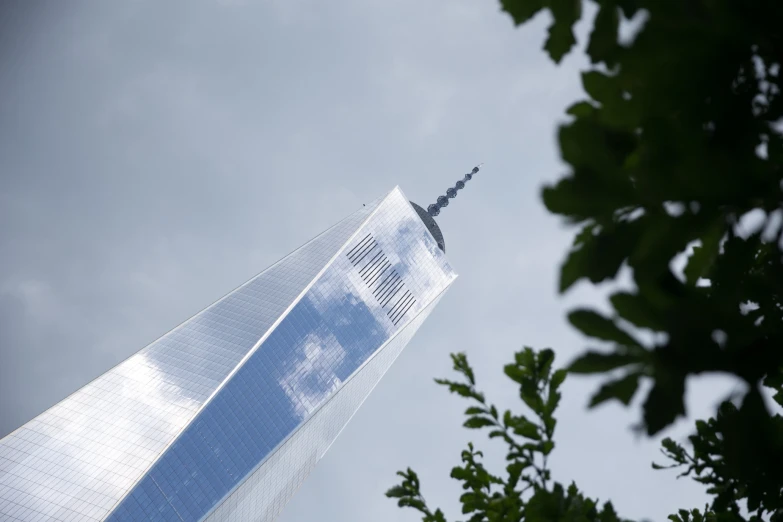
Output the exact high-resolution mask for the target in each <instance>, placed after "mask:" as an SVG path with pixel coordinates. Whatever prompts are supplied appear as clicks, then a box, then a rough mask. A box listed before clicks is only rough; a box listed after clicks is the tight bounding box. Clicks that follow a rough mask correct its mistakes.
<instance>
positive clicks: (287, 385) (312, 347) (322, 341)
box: [279, 331, 346, 419]
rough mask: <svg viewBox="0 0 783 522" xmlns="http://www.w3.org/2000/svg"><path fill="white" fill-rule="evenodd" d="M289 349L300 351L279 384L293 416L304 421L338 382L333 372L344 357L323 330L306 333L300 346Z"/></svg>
mask: <svg viewBox="0 0 783 522" xmlns="http://www.w3.org/2000/svg"><path fill="white" fill-rule="evenodd" d="M291 350H292V351H293V352H301V356H300V359H299V361H297V362H296V363H295V364H294V366H293V368H292V369H291V371H290V372H288V373H287V374H286V375H285V376H283V378H282V379H280V381H279V383H280V386H281V387H282V388H283V390H284V391H285V394H286V395H287V396H288V398H289V399H290V400H291V404H292V406H293V407H294V410H295V411H296V413H297V415H299V417H300V418H302V419H304V418H305V417H307V416H308V415H310V413H312V412H313V411H314V410H315V409H316V408H317V407H318V406H319V405H320V404H321V403H322V402H323V401H324V399H326V398H327V397H328V396H329V394H330V393H332V392H333V391H334V390H336V389H337V388H338V387H339V386H340V384H341V383H342V381H341V380H340V379H339V378H338V377H337V375H336V371H337V368H338V367H339V365H340V363H342V361H343V360H344V359H345V355H346V354H345V349H343V347H342V346H340V343H339V342H337V339H336V338H335V337H334V335H332V334H331V333H329V332H327V331H320V332H313V333H311V334H309V335H308V336H307V337H306V338H305V340H304V341H303V342H302V344H301V345H300V346H294V347H291Z"/></svg>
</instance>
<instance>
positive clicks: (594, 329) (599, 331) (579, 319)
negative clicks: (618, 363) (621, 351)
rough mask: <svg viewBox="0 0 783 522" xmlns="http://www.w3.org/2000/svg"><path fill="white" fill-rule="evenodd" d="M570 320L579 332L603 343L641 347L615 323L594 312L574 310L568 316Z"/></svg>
mask: <svg viewBox="0 0 783 522" xmlns="http://www.w3.org/2000/svg"><path fill="white" fill-rule="evenodd" d="M568 320H569V321H570V322H571V324H572V325H574V326H575V327H576V328H577V330H579V331H580V332H582V333H583V334H585V335H587V336H589V337H593V338H595V339H601V340H603V341H613V342H615V343H617V344H619V345H621V346H629V347H634V346H636V347H640V346H641V345H640V344H639V342H638V341H637V340H636V339H634V338H633V337H631V335H630V334H629V333H628V332H626V331H625V330H623V329H621V328H620V327H619V326H617V325H616V324H614V321H612V320H611V319H607V318H606V317H604V316H602V315H600V314H598V313H597V312H594V311H593V310H586V309H579V310H574V311H573V312H571V313H570V314H568Z"/></svg>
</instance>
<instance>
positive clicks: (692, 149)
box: [395, 0, 783, 521]
mask: <svg viewBox="0 0 783 522" xmlns="http://www.w3.org/2000/svg"><path fill="white" fill-rule="evenodd" d="M593 3H594V4H595V5H596V6H597V14H596V17H595V19H594V21H593V26H592V30H591V32H590V36H589V42H588V44H587V54H588V55H589V57H590V60H591V63H592V64H593V67H592V69H591V70H589V71H587V72H584V73H583V74H582V84H583V86H584V90H585V92H586V93H587V95H588V98H587V99H585V100H582V101H577V102H576V103H574V104H573V105H572V106H571V107H569V108H568V109H567V111H566V112H567V114H568V115H570V116H571V117H572V119H571V120H570V121H569V122H568V123H567V124H565V125H563V126H561V128H560V130H559V147H560V151H561V154H562V157H563V159H564V161H565V162H566V163H567V164H568V165H569V166H570V171H569V172H568V173H567V174H565V175H564V176H563V177H562V178H561V179H560V180H559V182H558V183H557V184H555V185H554V186H549V187H545V188H544V190H543V193H542V199H543V202H544V205H545V206H546V208H547V209H548V210H549V211H550V212H551V213H552V214H555V215H559V216H562V217H563V218H564V219H565V221H566V222H567V223H568V224H570V225H572V226H573V227H575V228H577V229H578V230H577V232H576V234H575V239H574V243H573V246H572V248H571V250H570V251H569V252H568V253H567V255H566V258H565V261H564V262H563V265H562V269H561V274H560V292H565V291H567V290H568V289H569V288H571V287H572V286H573V285H574V284H575V283H577V282H579V281H583V280H586V281H589V282H590V283H592V284H597V283H601V282H604V281H611V280H614V279H615V278H616V277H617V274H618V272H619V270H620V269H621V268H622V267H627V268H628V269H629V271H630V273H631V275H632V279H633V283H634V288H633V289H632V290H630V291H628V290H623V291H617V292H615V293H614V294H613V295H612V296H611V298H610V301H611V304H612V306H613V308H614V313H613V316H612V317H606V316H603V315H601V314H599V313H598V312H596V311H594V310H589V309H579V310H574V311H572V312H571V313H570V314H569V316H568V319H569V321H570V322H571V324H572V325H573V326H574V327H576V328H577V329H578V330H580V331H581V332H582V333H584V334H585V335H586V336H587V337H590V338H592V339H595V340H599V341H602V342H604V343H605V344H607V345H608V347H609V350H610V351H587V352H585V353H584V354H582V355H581V356H580V357H579V358H577V359H576V360H575V361H573V362H572V364H571V365H570V367H569V371H570V372H572V373H578V374H607V373H609V372H612V375H616V374H617V373H618V372H620V374H621V375H620V376H619V378H617V377H615V378H613V379H610V380H608V381H607V382H605V383H604V384H603V385H602V386H601V387H600V389H599V390H597V392H596V393H595V395H594V396H593V397H592V399H591V402H590V404H591V406H595V405H597V404H600V403H602V402H604V401H607V400H611V399H615V400H619V401H620V402H622V403H623V404H626V405H628V404H629V403H630V401H631V399H632V398H633V397H634V395H635V394H636V391H637V388H638V386H639V383H640V381H641V380H643V379H647V380H650V381H652V384H653V385H652V387H651V388H650V391H649V393H648V394H647V396H646V397H645V398H644V400H643V405H642V416H641V417H642V418H641V422H640V424H639V428H640V430H643V431H644V432H646V433H647V434H648V435H654V434H656V433H659V432H660V431H661V430H663V429H664V428H666V427H667V426H668V425H670V424H671V423H672V422H674V421H675V419H676V418H677V417H678V416H681V415H684V413H685V406H684V397H683V396H684V393H685V382H686V379H687V378H688V377H689V376H692V375H699V374H704V373H716V372H719V373H724V374H731V375H735V376H737V377H738V378H740V379H742V380H743V381H744V382H746V383H747V385H748V386H747V389H748V391H747V393H745V394H744V395H743V396H741V397H738V398H734V399H733V400H727V401H725V402H724V403H723V404H722V405H721V406H720V408H719V410H718V411H717V412H716V416H715V417H714V418H711V419H709V420H707V421H700V422H698V423H697V426H696V432H695V434H694V435H693V436H692V437H691V439H690V442H691V445H692V450H686V449H685V448H683V447H681V446H679V445H677V444H675V443H674V442H673V441H670V440H667V441H665V443H664V452H665V454H666V455H667V456H668V457H669V458H671V459H673V461H674V463H675V465H680V466H685V467H686V469H685V473H686V474H691V475H693V476H694V477H695V478H696V480H699V481H700V482H704V483H705V484H707V485H708V487H709V489H708V492H710V493H711V494H713V495H714V502H713V504H712V506H711V512H710V514H709V517H713V518H714V517H719V518H724V517H729V518H731V519H732V520H735V519H737V520H738V519H741V517H742V514H741V510H740V509H739V505H738V503H739V502H746V507H747V509H748V511H749V512H750V513H751V514H752V517H762V516H769V517H770V519H771V520H783V494H782V493H781V491H782V489H783V466H781V465H780V464H779V463H781V462H783V420H782V419H781V417H780V415H778V414H775V413H773V412H771V411H770V410H769V408H768V407H767V405H766V403H765V401H764V394H763V391H762V388H763V386H764V385H766V386H767V387H769V388H771V389H772V391H773V393H774V394H775V395H774V398H775V401H777V403H778V404H783V349H781V347H783V328H781V326H783V302H781V298H782V294H783V255H782V254H781V245H783V185H782V183H783V170H782V168H781V160H782V159H783V134H782V133H781V127H783V97H782V96H781V90H782V89H783V85H782V83H783V80H782V79H781V78H782V75H781V62H782V61H783V2H781V1H779V0H753V1H738V0H595V1H594V2H593ZM501 6H502V9H503V11H505V12H506V13H507V14H508V15H510V16H511V18H512V20H513V22H514V24H515V25H522V24H524V23H525V22H527V21H529V20H530V19H531V18H533V17H534V16H536V15H537V14H538V13H539V12H541V11H548V12H549V14H550V15H551V19H552V24H551V26H550V27H549V35H548V38H547V40H546V42H545V44H544V50H545V51H546V52H547V53H548V54H549V55H550V57H551V58H552V59H553V60H554V61H555V62H556V63H559V62H560V60H562V58H563V57H564V56H565V55H566V54H567V53H568V52H569V51H571V50H572V49H573V47H574V45H575V43H576V40H575V37H574V33H573V26H574V24H575V23H576V22H577V21H578V20H579V19H580V17H581V16H582V8H583V2H582V1H581V0H501ZM631 20H634V21H635V23H638V24H640V27H639V29H638V30H637V31H636V33H635V35H634V36H633V37H632V38H631V39H630V40H628V41H624V40H622V39H621V38H620V26H621V24H623V23H628V22H629V21H631ZM754 220H755V223H754V226H753V227H752V228H748V227H747V226H746V227H743V226H741V225H742V224H743V223H747V222H749V221H754ZM678 256H687V263H686V265H685V269H684V271H683V272H682V273H678V272H677V271H676V270H674V269H673V268H672V267H673V264H674V263H673V261H674V260H675V259H677V258H678ZM650 332H654V333H655V334H656V335H646V334H648V333H650ZM647 339H655V340H654V341H649V340H647ZM542 353H543V352H542ZM523 400H524V398H523ZM490 418H491V415H490ZM475 422H479V421H475ZM471 451H472V450H471ZM406 477H407V478H406V480H408V481H411V480H412V479H413V478H415V476H411V475H407V476H406ZM408 485H409V486H411V487H413V486H416V485H417V482H416V481H412V482H410V483H409V484H408ZM534 489H535V488H534ZM395 492H396V493H399V492H400V490H395ZM566 494H567V493H566ZM574 495H578V492H576V491H574ZM402 498H407V497H402ZM564 498H566V497H564ZM411 505H413V506H414V507H416V505H414V504H411ZM463 505H464V504H463ZM526 505H529V504H526ZM428 516H429V515H428ZM431 516H433V517H436V516H437V514H433V515H431ZM596 516H597V515H596ZM704 516H706V515H705V514H704V513H699V512H695V513H685V512H683V513H680V514H678V515H673V517H674V518H675V519H677V520H679V519H682V520H683V521H685V520H688V519H689V517H692V518H694V520H695V519H697V518H699V517H704ZM527 519H529V516H528V515H526V516H525V520H527ZM431 520H440V519H438V518H431ZM471 520H474V519H471ZM475 520H521V518H513V517H512V518H490V517H489V516H487V517H486V518H476V519H475Z"/></svg>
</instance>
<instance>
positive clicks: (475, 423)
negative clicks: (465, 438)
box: [463, 417, 495, 429]
mask: <svg viewBox="0 0 783 522" xmlns="http://www.w3.org/2000/svg"><path fill="white" fill-rule="evenodd" d="M494 425H495V421H493V420H492V419H489V418H487V417H471V418H469V419H468V420H466V421H465V423H464V424H463V426H465V427H466V428H471V429H476V428H483V427H485V426H494Z"/></svg>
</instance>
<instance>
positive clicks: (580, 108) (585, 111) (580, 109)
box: [566, 101, 595, 118]
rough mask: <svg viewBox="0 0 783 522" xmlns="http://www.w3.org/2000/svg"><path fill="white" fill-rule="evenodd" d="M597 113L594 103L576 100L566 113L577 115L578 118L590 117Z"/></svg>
mask: <svg viewBox="0 0 783 522" xmlns="http://www.w3.org/2000/svg"><path fill="white" fill-rule="evenodd" d="M594 113H595V107H594V106H593V104H591V103H590V102H587V101H580V102H576V103H575V104H573V105H571V106H570V107H569V108H568V109H566V114H570V115H571V116H576V117H577V118H588V117H590V116H592V115H593V114H594Z"/></svg>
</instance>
